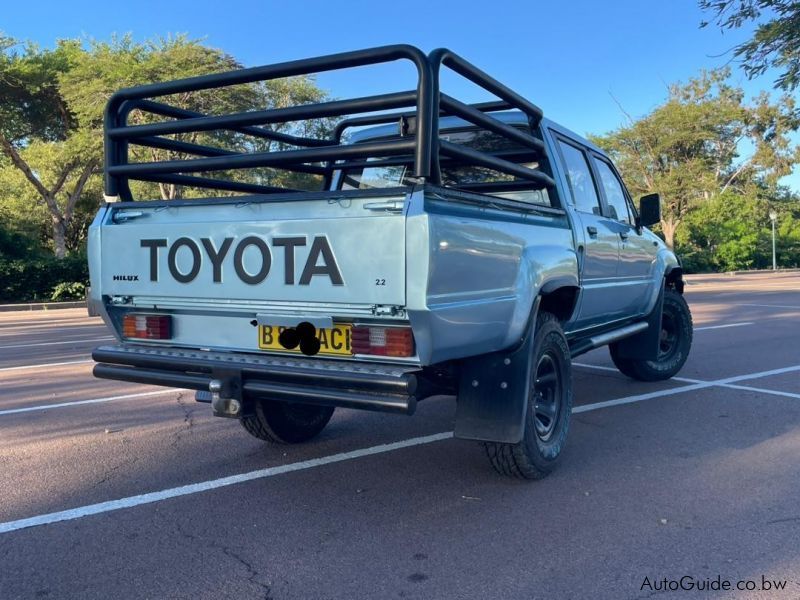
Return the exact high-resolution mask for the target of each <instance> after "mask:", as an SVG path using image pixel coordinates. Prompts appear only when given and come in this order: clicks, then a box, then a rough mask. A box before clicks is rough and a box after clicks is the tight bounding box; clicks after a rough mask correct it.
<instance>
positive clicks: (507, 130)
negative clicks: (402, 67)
mask: <svg viewBox="0 0 800 600" xmlns="http://www.w3.org/2000/svg"><path fill="white" fill-rule="evenodd" d="M398 60H404V61H409V62H411V63H412V64H413V65H414V67H415V68H416V72H417V81H416V87H415V89H412V90H408V91H400V92H392V93H387V94H379V95H373V96H365V97H361V98H352V99H344V100H329V101H325V102H318V103H314V104H304V105H298V106H288V107H278V108H271V109H266V110H253V111H248V112H238V113H232V114H223V115H208V114H203V113H201V112H197V111H194V110H187V109H186V108H182V107H178V106H173V105H171V104H170V102H169V100H170V98H169V97H170V96H171V95H173V94H179V93H185V92H196V91H201V90H213V89H218V88H222V87H226V86H232V85H241V84H250V83H256V82H263V81H270V80H273V79H279V78H284V77H292V76H298V75H311V74H315V73H322V72H326V71H334V70H340V69H348V68H353V67H361V66H366V65H376V64H381V63H387V62H394V61H398ZM442 67H446V68H449V69H451V70H452V71H454V72H455V73H457V74H459V75H460V76H462V77H464V78H466V79H468V80H470V81H472V82H473V83H475V84H477V85H478V86H480V87H482V88H483V89H485V90H486V91H488V92H490V93H491V94H493V95H495V96H496V97H497V98H499V100H498V101H494V102H489V103H481V104H473V105H470V104H466V103H463V102H461V101H459V100H457V99H456V98H453V97H451V96H448V95H445V94H441V93H440V92H439V72H440V70H441V68H442ZM155 99H158V100H155ZM396 109H404V110H401V111H400V112H388V111H392V110H396ZM507 109H518V110H521V111H522V112H523V113H525V114H526V115H527V116H528V119H529V122H530V123H531V124H532V125H533V126H536V125H538V123H539V121H540V120H541V118H542V111H541V109H539V108H538V107H537V106H535V105H534V104H532V103H530V102H528V101H527V100H526V99H525V98H523V97H522V96H520V95H519V94H517V93H516V92H514V91H513V90H511V89H510V88H508V87H506V86H505V85H503V84H502V83H500V82H498V81H497V80H495V79H494V78H492V77H491V76H489V75H488V74H487V73H485V72H484V71H482V70H480V69H478V68H477V67H475V66H474V65H472V64H470V63H469V62H467V61H466V60H464V59H463V58H461V57H460V56H458V55H457V54H454V53H453V52H451V51H449V50H446V49H438V50H434V51H433V52H431V53H430V54H429V55H427V56H426V55H425V54H424V53H423V52H422V51H420V50H419V49H417V48H415V47H413V46H409V45H392V46H382V47H378V48H370V49H366V50H358V51H354V52H343V53H339V54H331V55H327V56H321V57H316V58H310V59H305V60H295V61H289V62H283V63H278V64H274V65H267V66H262V67H254V68H249V69H239V70H236V71H230V72H226V73H218V74H213V75H203V76H199V77H191V78H188V79H181V80H175V81H167V82H163V83H152V84H148V85H142V86H138V87H132V88H126V89H123V90H120V91H119V92H117V93H115V94H114V95H113V96H112V97H111V99H110V100H109V101H108V104H107V105H106V111H105V120H104V126H105V193H106V195H107V196H109V197H112V198H113V197H119V198H121V199H123V200H128V201H130V200H133V197H132V194H131V191H130V186H129V180H131V179H135V180H142V181H152V182H158V183H172V184H176V185H186V186H191V187H199V188H207V189H217V190H226V191H234V192H243V193H258V194H267V193H276V192H287V191H294V190H289V189H288V188H286V187H280V186H272V185H263V184H262V183H258V182H256V183H250V182H245V181H231V180H228V179H222V178H219V177H214V176H209V177H198V176H197V175H193V174H196V173H208V172H211V173H215V172H219V171H232V170H238V169H253V168H260V167H269V168H274V169H281V170H285V171H289V172H298V173H308V174H312V175H317V176H324V179H325V181H326V183H328V182H330V179H331V174H332V172H333V170H334V169H338V168H341V165H342V164H348V165H350V164H366V163H367V162H368V161H369V162H370V164H376V163H375V161H376V160H378V161H384V162H387V163H394V164H397V161H399V160H401V159H402V160H403V161H405V162H408V161H409V159H411V160H413V174H414V177H415V178H416V179H417V180H419V181H429V182H431V183H435V184H439V183H441V169H440V162H441V159H440V155H441V156H442V157H443V158H444V159H445V162H447V163H448V164H450V163H451V162H454V161H457V162H459V164H472V165H479V166H482V167H485V168H488V169H492V170H496V171H500V172H502V173H506V174H509V175H513V176H514V177H516V178H519V179H523V180H525V181H528V182H530V184H529V185H531V186H533V187H547V186H552V185H553V180H552V179H551V178H550V177H549V176H548V175H547V174H545V173H542V172H540V171H537V170H533V169H528V168H527V167H524V166H522V165H520V164H517V163H514V162H511V161H510V160H506V157H508V153H507V151H506V152H504V153H500V152H495V153H486V152H479V151H477V150H472V149H469V148H466V147H464V146H459V145H457V144H452V143H450V142H444V141H443V142H440V141H439V135H438V131H439V118H440V116H442V117H444V116H456V117H460V118H461V119H463V120H465V121H467V122H469V123H471V124H474V125H476V126H477V127H480V128H482V129H486V130H489V131H492V132H493V133H495V134H497V135H499V136H501V137H503V138H506V139H508V140H510V141H513V142H514V143H516V144H518V145H519V146H521V147H523V148H525V149H527V150H528V151H529V152H530V153H533V154H534V155H536V156H537V157H539V158H542V157H545V158H546V156H545V147H544V144H543V143H542V141H541V140H539V139H538V138H536V137H534V136H532V135H530V134H529V133H525V132H524V131H522V130H520V129H518V128H515V127H512V126H510V125H507V124H505V123H503V122H501V121H500V120H499V119H496V118H494V117H493V116H491V112H493V111H498V110H507ZM134 111H138V112H139V113H140V114H144V115H147V114H150V115H156V116H158V117H160V119H159V120H158V121H156V122H146V123H143V124H133V125H131V124H129V123H128V120H129V116H130V115H131V113H132V112H134ZM365 113H373V114H365ZM359 114H361V115H363V116H356V117H354V116H353V115H359ZM323 118H331V119H338V123H337V124H336V126H335V128H334V130H333V132H332V135H331V136H330V137H329V138H313V137H307V136H306V135H295V134H293V133H286V132H284V131H278V130H276V129H274V128H272V127H271V126H273V125H280V124H286V123H293V122H294V123H303V122H308V121H310V120H316V119H323ZM392 121H397V122H399V124H400V125H401V127H402V126H404V125H406V126H407V127H406V131H404V133H403V135H402V136H399V137H398V138H397V139H392V140H386V141H372V142H365V143H358V144H344V143H342V135H343V133H344V131H345V130H346V129H347V128H350V127H361V126H366V125H376V124H381V123H391V122H392ZM412 122H413V126H411V125H410V124H411V123H412ZM210 131H227V132H232V133H235V134H237V135H238V136H240V137H241V139H246V138H247V137H251V138H255V139H262V140H267V141H268V142H277V143H278V144H279V145H280V146H279V147H278V149H276V150H272V151H250V152H248V151H242V150H234V149H227V148H221V147H218V146H216V145H209V144H207V143H196V142H197V140H196V138H195V137H189V138H188V140H187V134H196V133H199V132H210ZM181 136H183V137H181ZM236 139H240V138H239V137H237V138H236ZM215 143H216V142H215ZM131 146H141V147H150V148H156V149H161V150H166V151H169V152H173V153H176V154H177V155H178V157H177V158H176V159H175V160H161V161H152V162H138V163H130V162H129V156H128V155H129V148H130V147H131ZM262 147H263V146H262ZM517 154H519V152H517ZM342 161H345V162H342ZM260 181H264V179H263V177H262V178H260Z"/></svg>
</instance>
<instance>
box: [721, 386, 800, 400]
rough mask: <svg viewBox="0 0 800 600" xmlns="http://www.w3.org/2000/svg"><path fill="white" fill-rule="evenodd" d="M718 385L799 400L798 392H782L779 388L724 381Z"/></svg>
mask: <svg viewBox="0 0 800 600" xmlns="http://www.w3.org/2000/svg"><path fill="white" fill-rule="evenodd" d="M720 387H724V388H730V389H734V390H745V391H747V392H758V393H759V394H772V395H773V396H785V397H786V398H797V399H798V400H800V394H795V393H793V392H782V391H780V390H770V389H766V388H757V387H751V386H749V385H735V384H733V383H724V384H721V385H720Z"/></svg>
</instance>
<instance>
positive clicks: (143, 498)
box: [0, 431, 453, 534]
mask: <svg viewBox="0 0 800 600" xmlns="http://www.w3.org/2000/svg"><path fill="white" fill-rule="evenodd" d="M452 437H453V432H452V431H445V432H442V433H435V434H433V435H426V436H423V437H416V438H410V439H407V440H401V441H399V442H392V443H390V444H381V445H380V446H372V447H370V448H362V449H359V450H352V451H350V452H341V453H339V454H332V455H330V456H323V457H321V458H312V459H310V460H304V461H301V462H296V463H289V464H287V465H279V466H277V467H267V468H266V469H259V470H257V471H250V472H249V473H241V474H239V475H231V476H229V477H221V478H219V479H212V480H209V481H203V482H201V483H192V484H189V485H182V486H180V487H174V488H169V489H166V490H161V491H159V492H150V493H147V494H139V495H138V496H129V497H127V498H120V499H119V500H111V501H108V502H100V503H98V504H89V505H87V506H81V507H79V508H73V509H70V510H62V511H59V512H53V513H48V514H44V515H38V516H35V517H29V518H27V519H19V520H17V521H8V522H6V523H0V534H3V533H9V532H11V531H17V530H18V529H25V528H28V527H37V526H39V525H49V524H51V523H58V522H59V521H72V520H74V519H80V518H82V517H88V516H90V515H97V514H100V513H105V512H110V511H113V510H119V509H122V508H132V507H134V506H141V505H142V504H151V503H153V502H161V501H162V500H168V499H170V498H178V497H180V496H188V495H190V494H197V493H199V492H207V491H209V490H216V489H219V488H222V487H227V486H230V485H236V484H238V483H244V482H246V481H253V480H254V479H265V478H267V477H274V476H276V475H283V474H284V473H293V472H295V471H303V470H305V469H312V468H314V467H321V466H323V465H330V464H333V463H338V462H342V461H345V460H352V459H354V458H361V457H364V456H374V455H376V454H385V453H387V452H394V451H395V450H400V449H402V448H409V447H411V446H420V445H423V444H430V443H433V442H439V441H442V440H447V439H450V438H452Z"/></svg>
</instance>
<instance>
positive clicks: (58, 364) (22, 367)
mask: <svg viewBox="0 0 800 600" xmlns="http://www.w3.org/2000/svg"><path fill="white" fill-rule="evenodd" d="M91 362H94V361H93V360H68V361H66V362H54V363H43V364H38V365H20V366H18V367H2V368H0V373H2V372H3V371H22V370H25V369H47V368H49V367H63V366H64V365H83V364H86V363H91Z"/></svg>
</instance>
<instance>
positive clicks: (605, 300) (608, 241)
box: [557, 137, 621, 329]
mask: <svg viewBox="0 0 800 600" xmlns="http://www.w3.org/2000/svg"><path fill="white" fill-rule="evenodd" d="M557 139H558V147H559V152H560V154H561V160H562V164H563V167H564V172H565V173H566V175H567V180H568V182H569V187H570V191H571V195H572V204H573V206H574V209H575V212H576V216H577V217H578V218H577V219H576V223H575V226H576V227H580V231H578V232H577V238H578V242H579V246H578V251H579V254H578V256H579V260H580V261H581V263H580V264H581V287H582V290H583V291H582V294H581V299H580V305H579V306H578V316H577V318H576V319H575V327H576V328H577V329H582V328H584V327H589V326H591V325H596V324H599V323H604V322H608V321H609V320H613V318H614V317H616V316H617V314H618V313H620V312H621V310H620V306H619V304H620V303H619V299H618V297H617V293H618V292H617V290H616V278H617V263H618V262H619V246H620V243H619V242H620V237H619V223H617V222H616V221H614V220H612V219H609V218H608V217H606V216H604V215H603V210H602V205H601V204H600V195H599V193H598V186H597V184H596V182H595V178H594V176H593V175H592V170H591V168H590V167H589V162H588V160H587V156H586V154H585V152H584V151H583V150H582V149H581V148H580V147H578V146H576V145H573V144H572V143H570V142H569V141H567V140H566V139H564V138H561V137H559V138H557ZM581 240H583V242H582V243H581Z"/></svg>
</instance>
